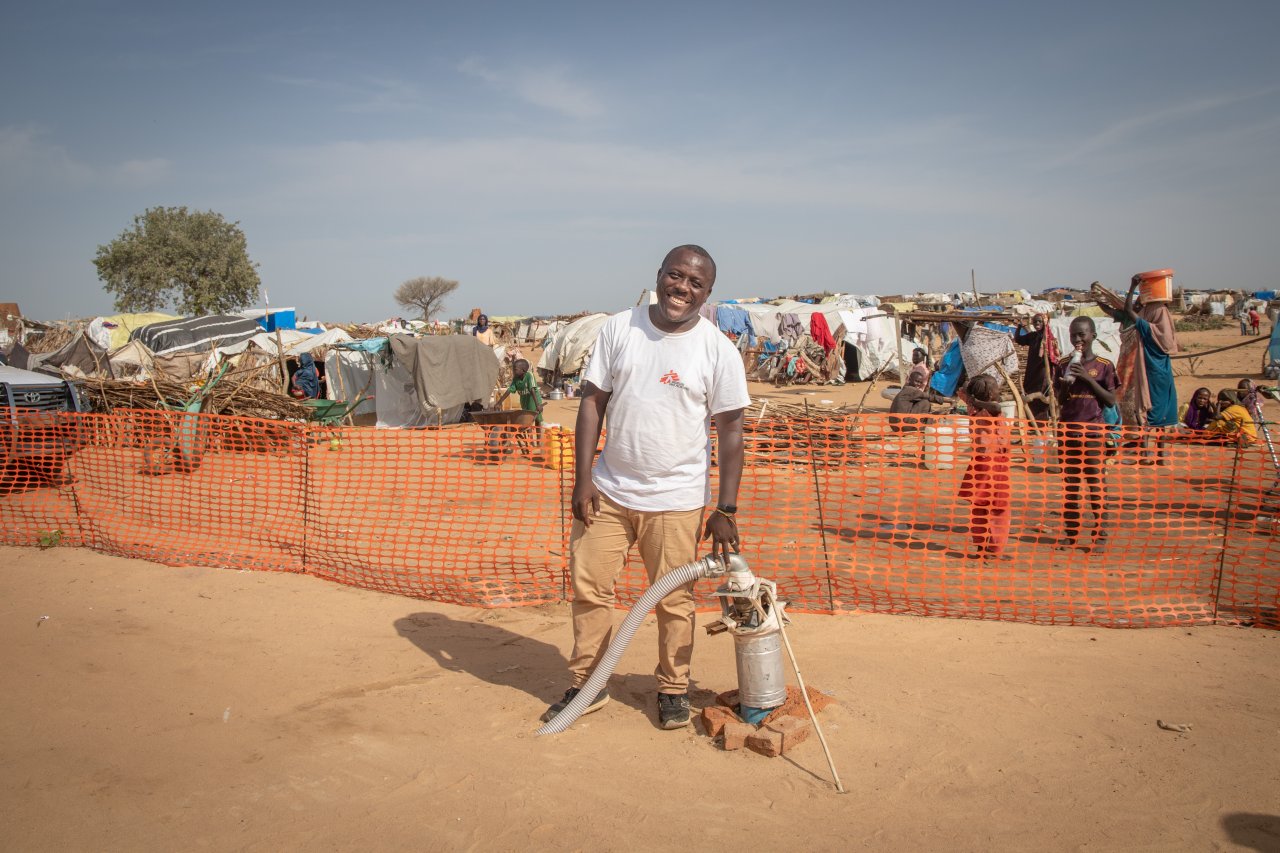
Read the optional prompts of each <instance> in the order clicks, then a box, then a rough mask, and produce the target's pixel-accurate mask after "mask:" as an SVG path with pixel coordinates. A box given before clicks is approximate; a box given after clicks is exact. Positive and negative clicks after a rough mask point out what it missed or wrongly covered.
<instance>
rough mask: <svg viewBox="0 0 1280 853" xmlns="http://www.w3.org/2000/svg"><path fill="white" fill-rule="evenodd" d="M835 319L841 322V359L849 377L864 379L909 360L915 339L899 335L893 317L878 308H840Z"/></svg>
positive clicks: (909, 362)
mask: <svg viewBox="0 0 1280 853" xmlns="http://www.w3.org/2000/svg"><path fill="white" fill-rule="evenodd" d="M828 322H830V321H828ZM837 322H838V323H839V324H843V325H844V330H845V332H844V343H845V345H846V350H845V363H846V365H847V366H848V372H849V373H851V374H852V375H853V378H855V379H858V380H866V379H870V378H872V377H873V376H876V375H877V374H879V373H880V372H881V371H883V370H885V369H887V368H890V367H893V366H895V365H897V364H899V363H901V364H902V365H904V366H905V365H910V364H911V352H912V350H914V349H915V348H916V343H915V341H913V340H911V339H910V338H902V337H899V336H898V331H897V328H896V327H895V326H894V322H893V317H891V316H889V315H887V314H885V313H884V311H883V310H881V309H880V308H856V309H844V310H841V311H840V312H838V321H837ZM832 328H835V326H832ZM849 348H852V349H853V353H849V351H848V350H849ZM850 362H852V363H850Z"/></svg>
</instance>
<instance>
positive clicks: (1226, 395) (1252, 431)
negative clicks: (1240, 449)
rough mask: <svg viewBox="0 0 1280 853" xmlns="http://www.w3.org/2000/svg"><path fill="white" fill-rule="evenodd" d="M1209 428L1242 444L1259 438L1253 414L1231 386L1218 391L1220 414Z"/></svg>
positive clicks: (1210, 423) (1210, 430)
mask: <svg viewBox="0 0 1280 853" xmlns="http://www.w3.org/2000/svg"><path fill="white" fill-rule="evenodd" d="M1208 430H1209V432H1211V433H1214V434H1217V435H1221V436H1222V437H1223V438H1224V439H1228V438H1229V439H1232V440H1234V441H1237V442H1239V443H1240V444H1251V443H1252V442H1255V441H1257V440H1258V426H1257V424H1255V423H1254V422H1253V415H1251V414H1249V410H1248V409H1246V408H1245V407H1244V406H1242V405H1241V404H1240V399H1239V398H1238V397H1237V396H1236V392H1235V391H1233V390H1231V389H1229V388H1223V389H1222V390H1221V391H1219V392H1218V416H1217V417H1216V418H1214V419H1213V420H1212V421H1210V422H1209V426H1208Z"/></svg>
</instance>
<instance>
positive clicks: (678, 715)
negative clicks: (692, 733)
mask: <svg viewBox="0 0 1280 853" xmlns="http://www.w3.org/2000/svg"><path fill="white" fill-rule="evenodd" d="M658 725H660V726H662V728H664V729H678V728H681V727H683V726H687V725H689V694H687V693H659V694H658Z"/></svg>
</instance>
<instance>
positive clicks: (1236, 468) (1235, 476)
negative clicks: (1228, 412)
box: [1213, 442, 1244, 624]
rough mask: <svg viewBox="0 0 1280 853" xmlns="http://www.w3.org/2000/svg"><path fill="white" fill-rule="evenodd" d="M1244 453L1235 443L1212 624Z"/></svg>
mask: <svg viewBox="0 0 1280 853" xmlns="http://www.w3.org/2000/svg"><path fill="white" fill-rule="evenodd" d="M1243 452H1244V447H1243V446H1242V445H1241V444H1240V443H1239V442H1236V456H1235V459H1234V460H1233V461H1232V463H1231V483H1232V488H1231V490H1230V491H1228V492H1227V512H1226V515H1225V516H1224V517H1223V520H1222V553H1221V554H1219V555H1218V571H1217V572H1215V574H1216V575H1217V577H1216V578H1214V582H1213V622H1214V624H1217V622H1218V597H1219V596H1221V595H1222V573H1223V571H1224V569H1225V567H1226V562H1227V543H1228V542H1230V541H1231V536H1230V534H1231V515H1232V513H1233V512H1235V503H1236V492H1238V491H1240V490H1239V489H1237V488H1235V484H1236V483H1237V482H1238V481H1239V476H1240V457H1241V455H1242V454H1243Z"/></svg>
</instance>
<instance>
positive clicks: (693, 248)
mask: <svg viewBox="0 0 1280 853" xmlns="http://www.w3.org/2000/svg"><path fill="white" fill-rule="evenodd" d="M676 252H692V253H693V254H695V255H697V256H698V257H700V258H706V259H707V263H709V264H711V271H712V272H715V271H716V259H715V258H713V257H711V253H710V252H708V251H707V250H706V249H704V248H702V247H701V246H699V245H697V244H695V243H685V244H684V245H683V246H676V247H675V248H674V249H672V250H671V251H670V252H667V253H666V255H664V256H663V258H662V266H663V267H665V266H666V265H667V261H669V260H671V256H672V255H674V254H675V253H676Z"/></svg>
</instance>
